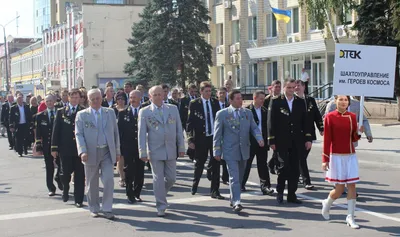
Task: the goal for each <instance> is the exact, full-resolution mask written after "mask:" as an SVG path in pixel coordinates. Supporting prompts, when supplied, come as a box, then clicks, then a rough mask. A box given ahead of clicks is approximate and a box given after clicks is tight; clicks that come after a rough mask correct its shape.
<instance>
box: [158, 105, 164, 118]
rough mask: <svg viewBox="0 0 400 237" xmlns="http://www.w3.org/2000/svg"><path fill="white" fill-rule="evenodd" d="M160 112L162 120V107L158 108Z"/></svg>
mask: <svg viewBox="0 0 400 237" xmlns="http://www.w3.org/2000/svg"><path fill="white" fill-rule="evenodd" d="M158 112H159V113H160V116H161V118H162V117H163V111H162V107H158Z"/></svg>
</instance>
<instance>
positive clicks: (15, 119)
mask: <svg viewBox="0 0 400 237" xmlns="http://www.w3.org/2000/svg"><path fill="white" fill-rule="evenodd" d="M24 112H25V121H26V124H28V126H30V125H31V123H32V114H31V109H30V108H29V105H27V104H25V103H24ZM19 119H20V114H19V108H18V105H17V104H15V105H13V106H11V109H10V114H9V121H10V128H15V129H18V125H19Z"/></svg>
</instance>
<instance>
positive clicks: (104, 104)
mask: <svg viewBox="0 0 400 237" xmlns="http://www.w3.org/2000/svg"><path fill="white" fill-rule="evenodd" d="M115 103H116V102H115V101H114V98H113V99H112V104H111V107H110V106H109V105H108V102H107V99H106V98H104V99H103V101H102V102H101V106H102V107H107V108H112V106H113V105H114V104H115Z"/></svg>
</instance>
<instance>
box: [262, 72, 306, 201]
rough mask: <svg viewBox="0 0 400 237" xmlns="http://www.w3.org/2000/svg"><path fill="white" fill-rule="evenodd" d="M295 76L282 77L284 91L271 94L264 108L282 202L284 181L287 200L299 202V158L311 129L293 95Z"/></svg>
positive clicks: (298, 99) (300, 100)
mask: <svg viewBox="0 0 400 237" xmlns="http://www.w3.org/2000/svg"><path fill="white" fill-rule="evenodd" d="M295 86H296V83H295V80H294V79H290V80H286V81H285V84H284V94H282V95H280V96H277V97H274V98H273V99H272V101H271V105H270V110H269V111H268V141H269V145H270V148H271V149H272V150H274V151H276V152H277V155H278V161H279V167H278V182H277V186H276V191H277V192H278V195H277V201H278V203H279V204H281V203H283V191H284V189H285V183H286V180H287V181H288V196H287V201H288V202H291V203H296V204H301V203H302V202H301V201H300V200H299V199H297V196H296V191H297V185H298V180H299V160H300V158H301V156H302V155H303V154H304V151H305V149H304V147H305V148H306V149H307V150H309V149H311V145H312V143H311V141H312V139H311V133H310V129H309V127H308V125H307V111H306V108H305V106H304V101H303V100H302V99H300V98H299V97H297V96H296V95H294V88H295Z"/></svg>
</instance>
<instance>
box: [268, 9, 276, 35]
mask: <svg viewBox="0 0 400 237" xmlns="http://www.w3.org/2000/svg"><path fill="white" fill-rule="evenodd" d="M266 20H267V24H266V25H267V38H273V37H276V36H277V30H276V26H277V24H276V18H275V16H274V14H271V13H270V14H267V17H266Z"/></svg>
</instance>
